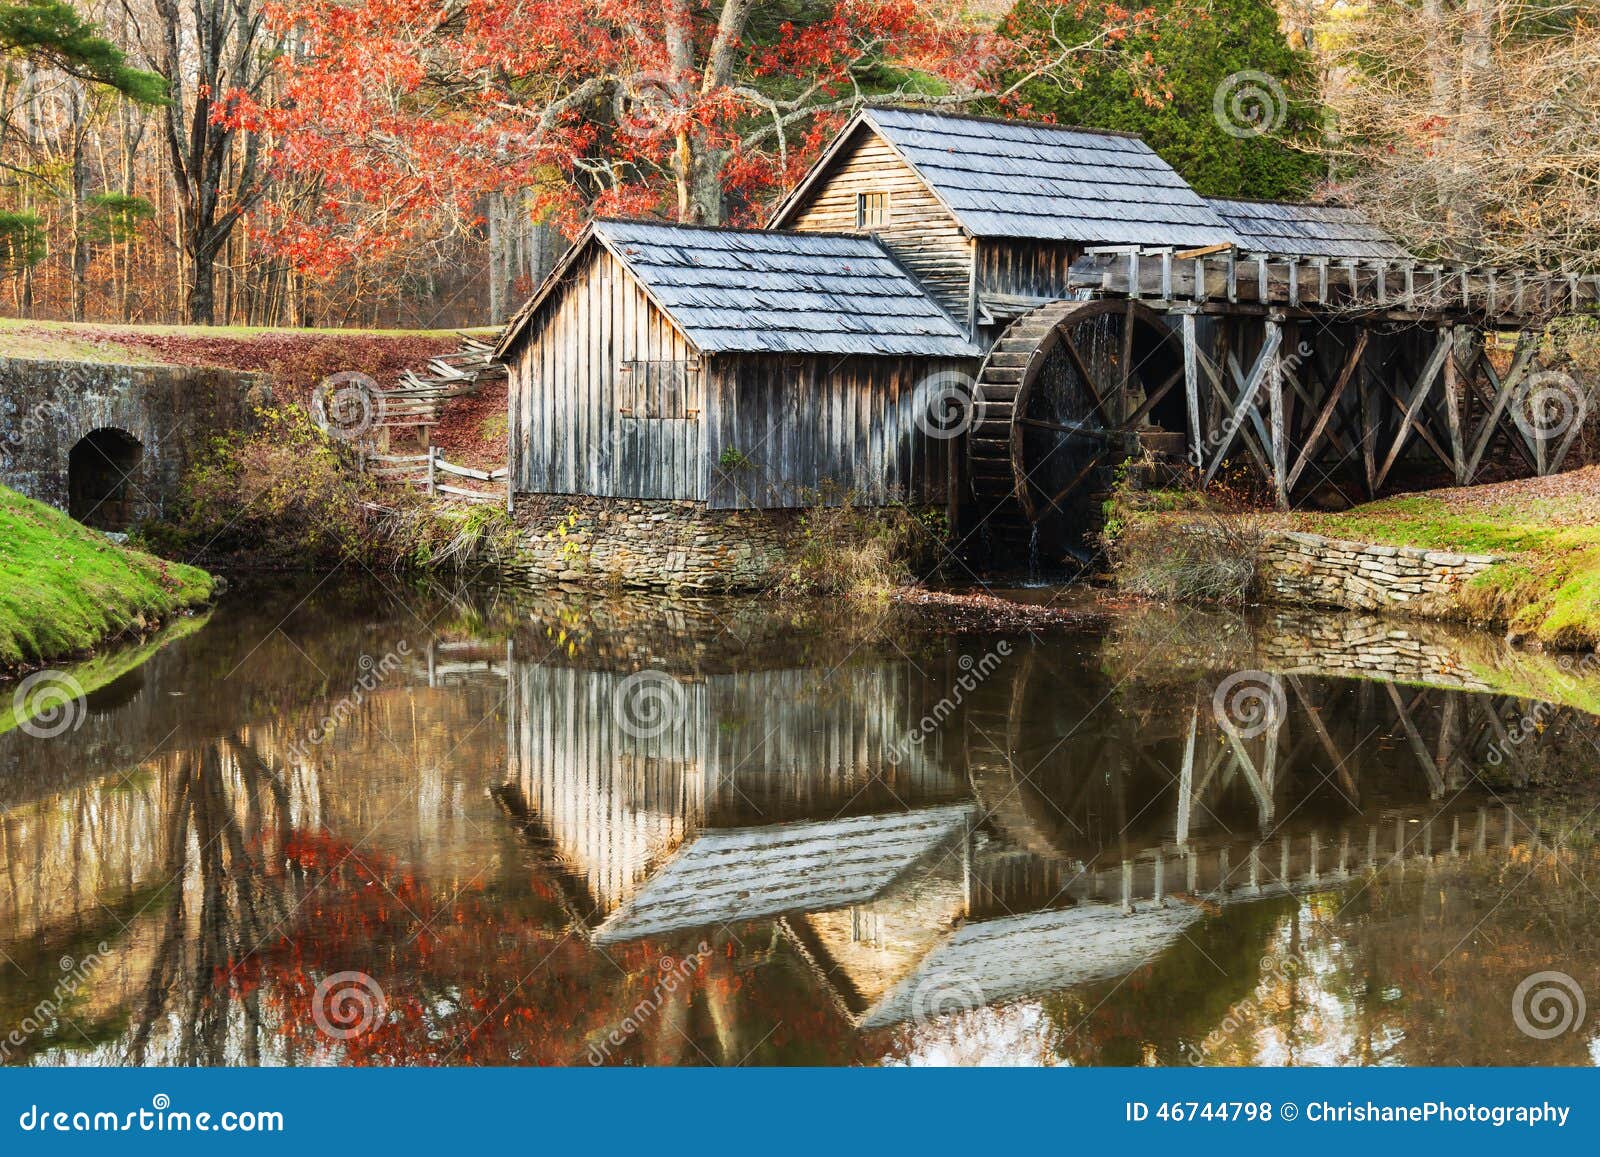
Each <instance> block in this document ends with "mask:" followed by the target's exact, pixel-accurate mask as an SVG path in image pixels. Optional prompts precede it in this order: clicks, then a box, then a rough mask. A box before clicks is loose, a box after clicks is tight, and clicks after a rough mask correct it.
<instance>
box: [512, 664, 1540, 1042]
mask: <svg viewBox="0 0 1600 1157" xmlns="http://www.w3.org/2000/svg"><path fill="white" fill-rule="evenodd" d="M1060 675H1061V673H1060V672H1053V673H1052V672H1048V671H1045V670H1043V669H1042V668H1040V667H1039V666H1037V665H1033V664H1029V663H1027V662H1020V663H1017V664H1016V665H1015V666H1014V667H1012V668H1008V669H1007V670H1006V671H1005V672H1004V673H1002V674H1000V675H997V676H996V678H995V679H994V680H993V682H992V684H990V685H986V686H985V687H984V688H982V689H980V693H979V694H978V695H976V696H975V697H974V699H973V701H972V703H971V704H970V709H969V710H968V711H967V712H966V713H965V714H964V715H962V716H961V717H959V718H955V719H953V720H952V721H951V722H950V723H949V724H948V726H947V728H946V729H944V730H943V731H942V732H941V733H940V734H939V735H938V736H936V738H935V740H934V741H930V743H929V744H927V745H926V746H925V747H923V748H922V749H920V750H919V751H917V752H916V753H915V755H914V756H913V757H912V758H910V759H900V760H899V761H894V760H890V759H888V758H886V756H887V753H888V752H889V751H890V748H891V746H892V745H893V742H894V740H895V739H896V738H897V737H903V736H904V735H905V734H906V733H907V732H908V731H909V730H910V729H911V728H912V727H913V726H915V725H916V723H917V721H918V720H920V718H922V716H923V715H924V714H925V713H926V711H927V710H928V708H929V706H930V705H931V703H932V702H933V701H935V700H936V699H937V697H938V696H937V693H936V687H937V678H936V677H935V678H933V679H926V678H924V677H923V676H921V675H920V674H919V673H918V671H917V670H916V669H915V668H914V667H913V666H912V665H911V664H910V663H909V662H908V661H905V660H903V659H900V658H898V657H897V658H892V659H889V658H876V657H874V658H870V659H867V660H865V661H863V662H860V663H857V664H852V665H850V666H847V667H843V668H841V669H840V671H839V672H838V674H837V675H836V676H835V677H834V679H833V680H830V681H828V682H827V683H820V682H819V681H818V679H817V676H816V674H815V673H814V672H808V671H802V670H798V669H785V668H777V669H771V670H755V671H747V672H721V673H712V674H706V675H702V676H695V677H688V676H685V677H682V678H681V679H679V680H677V681H675V684H674V685H675V686H676V688H677V691H676V692H672V693H670V694H669V696H668V698H669V699H670V698H671V697H672V696H674V695H675V696H678V698H676V699H675V700H674V701H675V703H676V706H675V707H674V709H673V711H672V713H671V722H670V724H667V725H665V726H663V725H662V723H663V719H662V717H661V716H653V717H652V722H651V723H650V725H648V726H646V727H643V728H641V727H640V725H639V721H638V720H637V719H634V718H631V717H630V715H629V712H628V710H627V704H626V696H627V695H628V693H629V690H630V687H636V686H638V685H639V683H638V676H637V675H626V674H623V673H621V672H616V671H607V670H598V669H593V668H582V667H565V666H555V665H548V664H527V663H518V664H513V666H512V687H511V696H510V707H509V711H510V718H511V724H510V727H511V736H510V742H509V745H508V750H509V759H510V765H509V771H508V777H507V784H506V788H505V790H504V791H503V793H502V796H503V799H504V801H505V802H506V803H507V805H508V807H509V809H510V810H511V811H512V812H513V813H514V815H515V816H516V817H517V820H518V823H519V825H520V826H521V827H522V829H523V831H524V832H525V834H526V835H527V836H528V837H529V838H530V839H532V840H533V842H534V843H535V844H536V845H537V846H538V847H540V848H542V849H544V850H545V852H546V854H548V855H549V856H550V858H551V859H552V860H553V861H554V863H555V864H556V865H557V866H559V867H560V868H561V869H562V870H563V873H564V875H565V877H566V880H567V887H566V890H567V895H568V910H569V914H570V916H571V918H572V919H573V920H574V921H575V923H576V924H577V925H578V926H579V927H580V929H581V930H582V931H583V932H584V933H585V934H586V935H587V936H589V937H591V938H592V939H593V940H594V941H595V942H596V943H598V944H613V943H620V942H628V941H635V940H641V939H652V940H662V939H670V938H672V937H675V936H696V937H704V936H707V935H708V934H712V933H719V932H721V931H723V930H725V929H727V930H733V931H734V932H735V933H736V934H738V935H741V936H742V935H744V933H743V931H742V929H744V928H745V927H746V926H747V925H748V924H750V923H752V922H759V921H775V922H776V923H777V926H778V927H779V928H780V929H781V930H782V931H783V932H784V934H785V936H786V938H787V940H788V942H789V944H790V945H791V947H792V948H793V950H794V951H795V952H796V953H797V954H798V955H799V956H800V957H801V958H802V959H803V960H805V961H806V962H807V964H808V965H809V966H810V967H811V969H812V970H813V971H814V973H815V975H816V977H817V980H818V983H819V984H820V985H821V986H822V988H823V990H824V991H825V992H826V993H827V994H828V996H829V997H830V998H831V999H832V1000H833V1002H834V1003H835V1005H836V1006H837V1007H838V1009H839V1010H840V1012H841V1013H842V1014H843V1015H845V1016H846V1017H847V1018H848V1019H849V1020H850V1021H851V1023H853V1024H856V1025H858V1026H861V1027H865V1028H871V1027H882V1026H885V1025H890V1024H894V1023H898V1022H900V1021H903V1020H905V1019H907V1018H910V1017H913V1016H921V1015H925V1014H926V1013H928V1012H930V1011H948V1010H949V1007H950V1006H952V1004H953V1005H955V1006H959V1005H962V1004H971V1003H977V1002H983V1003H993V1002H997V1001H1005V1000H1008V999H1011V998H1014V997H1020V996H1023V995H1025V994H1031V993H1038V992H1041V991H1050V990H1061V989H1067V988H1072V987H1075V986H1077V985H1080V984H1087V983H1093V982H1097V981H1102V980H1110V979H1115V978H1118V977H1121V976H1124V975H1126V974H1127V973H1129V972H1130V971H1133V970H1135V969H1137V968H1139V967H1141V966H1142V965H1144V964H1145V963H1147V962H1149V961H1150V960H1152V959H1153V958H1154V957H1155V956H1157V955H1159V954H1161V953H1162V952H1165V951H1166V950H1167V949H1168V948H1169V947H1171V946H1172V945H1174V944H1175V943H1176V942H1177V940H1178V938H1179V937H1180V936H1181V935H1182V934H1183V933H1184V932H1185V931H1186V930H1187V929H1189V928H1191V927H1192V926H1193V925H1194V923H1195V922H1196V921H1198V920H1201V919H1204V918H1205V917H1206V915H1207V914H1208V913H1218V912H1221V911H1222V910H1223V909H1225V908H1226V907H1228V906H1231V905H1234V904H1241V903H1249V902H1252V901H1257V900H1262V899H1269V898H1272V897H1281V896H1285V895H1294V894H1304V893H1308V892H1314V891H1319V890H1324V889H1329V888H1340V887H1343V886H1344V885H1346V884H1347V883H1350V882H1352V881H1356V880H1359V879H1360V878H1362V877H1363V876H1364V875H1366V874H1368V873H1372V872H1379V871H1389V870H1405V868H1406V865H1409V864H1411V863H1414V862H1418V861H1422V862H1426V863H1427V864H1429V865H1436V864H1445V863H1466V862H1469V861H1470V860H1471V859H1472V858H1473V857H1476V856H1483V855H1488V854H1499V852H1500V850H1501V849H1504V848H1507V847H1510V846H1511V845H1513V844H1519V843H1523V842H1526V841H1527V840H1528V839H1529V838H1532V836H1531V833H1530V832H1527V831H1524V830H1522V829H1521V828H1520V826H1519V821H1517V820H1516V819H1515V818H1514V817H1513V816H1512V815H1511V813H1510V812H1509V811H1506V810H1503V809H1500V808H1489V807H1484V806H1482V805H1481V803H1480V801H1479V799H1478V797H1476V796H1474V795H1469V794H1463V795H1460V796H1459V798H1457V799H1455V800H1454V801H1453V802H1448V803H1447V802H1446V801H1444V800H1442V799H1441V798H1439V797H1438V796H1437V794H1436V788H1437V783H1436V777H1437V775H1438V766H1437V759H1436V754H1437V753H1436V752H1434V751H1430V756H1429V761H1428V766H1427V767H1426V768H1424V767H1422V763H1421V761H1420V759H1419V760H1418V761H1417V762H1418V766H1417V767H1416V768H1412V767H1410V766H1409V764H1410V762H1411V756H1412V753H1411V751H1410V750H1409V743H1408V739H1407V737H1408V735H1409V734H1410V733H1411V732H1412V731H1416V733H1417V734H1418V736H1419V739H1418V742H1420V743H1425V744H1427V745H1430V746H1433V745H1438V746H1440V747H1442V748H1449V749H1451V750H1459V751H1460V752H1462V753H1463V754H1464V755H1465V756H1466V757H1467V758H1472V757H1473V753H1474V752H1477V751H1478V750H1479V749H1481V748H1482V747H1483V745H1484V744H1485V743H1486V742H1491V741H1492V738H1493V736H1492V728H1491V727H1490V726H1489V725H1488V724H1487V723H1486V722H1485V721H1484V720H1483V719H1482V718H1480V717H1479V712H1480V708H1487V707H1490V706H1492V704H1490V703H1489V702H1488V701H1487V699H1484V700H1483V701H1482V702H1479V700H1478V699H1477V698H1475V697H1470V696H1464V695H1461V694H1460V693H1459V692H1453V691H1437V692H1423V691H1415V690H1413V691H1411V692H1408V693H1406V695H1405V697H1404V699H1402V700H1401V703H1402V705H1403V706H1404V707H1405V708H1406V712H1405V713H1404V714H1395V713H1393V712H1392V711H1391V710H1390V707H1389V706H1387V705H1389V704H1391V701H1390V700H1389V699H1388V697H1387V695H1386V694H1384V693H1383V692H1382V690H1381V689H1380V691H1379V693H1378V694H1377V696H1376V697H1373V698H1372V701H1371V704H1370V705H1368V706H1360V707H1359V708H1358V709H1347V708H1343V707H1339V706H1338V704H1339V702H1340V700H1341V697H1342V696H1345V695H1348V694H1351V693H1353V692H1355V689H1354V688H1352V687H1351V686H1350V685H1349V684H1347V683H1341V682H1338V681H1327V682H1325V681H1322V680H1299V681H1297V682H1296V683H1295V684H1293V690H1289V691H1286V698H1285V703H1286V711H1285V713H1284V714H1283V716H1282V717H1281V718H1278V719H1277V720H1275V722H1274V726H1273V727H1272V728H1269V729H1267V730H1264V731H1262V732H1261V733H1259V734H1253V735H1249V736H1243V737H1241V736H1237V735H1233V736H1230V735H1229V734H1228V733H1227V731H1226V729H1225V728H1222V727H1220V726H1219V725H1218V723H1217V720H1216V719H1215V718H1214V717H1213V715H1212V714H1211V711H1210V707H1209V702H1210V687H1209V686H1203V687H1198V688H1195V689H1194V691H1193V694H1192V695H1185V696H1183V697H1182V698H1181V700H1174V701H1173V702H1172V703H1171V704H1170V705H1169V706H1168V707H1167V708H1164V709H1162V710H1160V711H1156V712H1153V713H1151V715H1150V716H1149V717H1147V718H1139V719H1129V718H1128V717H1126V716H1123V715H1122V714H1121V713H1119V712H1115V711H1104V712H1099V713H1096V712H1094V711H1093V709H1092V704H1091V703H1090V702H1089V700H1091V699H1093V698H1094V696H1093V695H1092V694H1091V693H1090V691H1089V690H1085V692H1084V694H1085V696H1087V698H1086V699H1085V701H1084V702H1083V703H1078V702H1076V701H1075V700H1074V699H1073V697H1072V695H1070V694H1069V695H1067V696H1066V698H1065V700H1063V699H1062V697H1061V692H1060V690H1059V689H1060V688H1062V687H1063V686H1069V685H1070V683H1071V681H1070V680H1067V679H1063V678H1060V677H1059V676H1060ZM663 678H665V676H663ZM1041 681H1042V682H1041ZM1036 684H1037V685H1036ZM1045 684H1047V685H1048V686H1049V687H1054V688H1057V689H1058V690H1057V693H1056V700H1057V701H1058V703H1059V704H1060V706H1061V717H1060V718H1059V719H1058V720H1057V721H1056V725H1057V726H1058V728H1059V730H1060V732H1061V734H1062V736H1064V737H1065V741H1062V739H1061V738H1060V737H1058V738H1056V739H1052V740H1050V741H1049V742H1048V743H1046V744H1045V745H1044V746H1038V745H1037V744H1038V741H1037V739H1036V737H1030V735H1029V733H1027V732H1026V731H1010V730H1008V728H1010V726H1011V723H1010V720H1011V719H1013V718H1021V716H1020V715H1018V714H1016V713H1014V712H1012V711H1010V710H1009V707H1010V705H1012V704H1018V703H1020V704H1029V703H1037V700H1036V698H1035V693H1037V692H1038V691H1039V690H1040V688H1041V687H1042V686H1043V685H1045ZM930 688H934V689H932V690H931V689H930ZM1369 707H1370V710H1369ZM1335 716H1337V718H1335ZM1458 722H1459V723H1460V724H1462V726H1458V725H1457V724H1458ZM1379 729H1381V731H1380V730H1379ZM984 733H987V735H988V738H986V739H982V740H978V741H974V737H975V736H979V735H982V734H984ZM1379 733H1381V734H1383V735H1386V736H1389V737H1391V738H1390V740H1389V743H1388V749H1389V750H1391V751H1393V750H1395V745H1396V744H1398V745H1400V747H1399V752H1400V756H1399V758H1394V757H1389V756H1386V757H1384V758H1383V759H1382V760H1380V761H1377V762H1373V760H1372V758H1371V754H1372V753H1371V750H1370V749H1364V748H1363V747H1362V746H1361V745H1360V744H1358V743H1356V742H1355V740H1357V739H1358V738H1359V737H1360V736H1361V735H1363V734H1368V735H1371V734H1379ZM1424 733H1425V734H1424ZM1107 742H1111V743H1113V744H1114V745H1116V746H1117V747H1119V748H1120V749H1121V750H1122V751H1124V752H1125V753H1127V759H1126V761H1124V762H1122V763H1116V762H1112V763H1108V762H1107V761H1105V760H1104V759H1102V758H1098V757H1097V756H1096V751H1097V750H1099V748H1100V746H1101V745H1103V744H1105V743H1107ZM1030 744H1034V745H1035V746H1034V747H1032V748H1030ZM1330 748H1331V749H1332V751H1330ZM902 749H903V748H902ZM1004 751H1011V752H1013V753H1016V754H1018V755H1022V754H1023V753H1026V758H1028V759H1029V760H1030V761H1032V762H1031V763H1030V765H1029V766H1030V768H1031V772H1030V771H1026V770H1024V769H1023V768H1021V767H1018V766H1013V767H1011V768H1009V769H1006V770H1005V771H1004V773H1003V774H1002V773H1001V770H1000V769H998V768H997V766H996V761H997V760H999V759H1001V758H1003V757H1002V756H1001V754H1000V753H1002V752H1004ZM1333 751H1337V752H1338V755H1339V758H1338V759H1337V760H1336V759H1335V758H1334V755H1333ZM1363 751H1366V754H1365V755H1363V754H1362V752H1363ZM1363 764H1365V765H1366V766H1365V768H1363ZM1339 766H1343V769H1344V771H1345V772H1346V774H1345V775H1343V776H1342V777H1341V776H1340V775H1339V774H1338V771H1337V770H1336V768H1337V767H1339ZM1163 767H1164V768H1166V769H1167V772H1168V774H1167V775H1166V776H1165V777H1164V778H1163V777H1162V776H1160V775H1156V774H1155V773H1154V772H1153V771H1151V770H1150V769H1152V768H1155V769H1160V768H1163ZM1135 768H1143V769H1144V770H1145V773H1144V774H1130V773H1131V771H1132V770H1133V769H1135ZM1446 772H1447V774H1449V770H1448V767H1447V768H1446ZM1119 794H1120V796H1121V797H1123V798H1121V799H1119V798H1118V797H1119ZM1024 797H1025V798H1024ZM1230 801H1232V802H1230ZM1119 808H1121V809H1125V812H1118V814H1119V815H1123V821H1122V823H1121V826H1120V829H1119V830H1116V831H1111V829H1110V828H1106V829H1105V830H1106V831H1108V832H1110V833H1111V834H1110V835H1109V836H1108V835H1106V834H1100V828H1097V827H1096V826H1095V825H1096V821H1095V817H1096V816H1097V815H1098V814H1100V813H1102V812H1104V811H1106V810H1108V809H1110V810H1115V809H1119ZM1047 816H1050V817H1053V819H1054V822H1053V823H1050V822H1045V817H1047ZM1130 821H1132V822H1130ZM1102 826H1104V825H1102ZM930 993H931V994H934V995H933V996H930V995H929V994H930ZM930 1001H931V1002H932V1005H933V1006H936V1007H924V1006H925V1005H927V1004H928V1003H929V1002H930Z"/></svg>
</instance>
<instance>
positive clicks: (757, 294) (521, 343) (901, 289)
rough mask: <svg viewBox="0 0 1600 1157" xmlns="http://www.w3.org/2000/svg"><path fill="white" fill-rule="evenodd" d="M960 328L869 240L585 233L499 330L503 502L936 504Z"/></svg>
mask: <svg viewBox="0 0 1600 1157" xmlns="http://www.w3.org/2000/svg"><path fill="white" fill-rule="evenodd" d="M978 353H979V351H978V350H977V349H976V348H975V347H974V346H973V345H972V344H971V342H970V341H969V340H968V337H967V335H966V333H965V332H964V328H963V327H962V326H961V325H959V324H957V322H956V320H955V319H954V318H953V317H951V315H950V314H949V313H948V312H946V310H945V309H944V308H943V307H941V306H940V305H939V303H938V302H936V301H935V300H934V299H933V298H932V297H931V296H930V295H929V294H928V293H927V292H926V291H925V290H924V289H923V288H922V287H921V285H919V284H918V282H917V281H916V279H914V278H913V277H912V276H911V275H910V274H909V273H907V271H906V270H905V269H904V268H903V267H902V266H901V265H900V263H899V262H898V261H897V260H896V258H895V257H894V256H893V255H892V254H890V253H889V252H888V251H887V250H886V249H885V248H884V247H883V246H882V245H881V244H879V242H878V241H877V240H876V239H874V238H872V237H864V236H838V235H832V234H825V233H803V234H801V233H782V232H771V231H754V230H739V229H720V228H717V229H713V228H701V227H691V226H682V225H669V224H662V223H657V222H639V221H620V220H598V221H595V222H594V223H592V224H591V225H589V226H588V227H587V228H586V229H585V230H584V231H583V233H582V234H580V235H579V237H578V238H577V240H576V241H575V243H574V244H573V246H572V248H571V250H570V251H569V252H568V253H567V255H566V256H565V257H564V258H563V260H562V261H561V263H560V264H559V265H558V266H557V267H556V269H555V270H554V271H553V272H552V273H551V275H550V277H549V278H548V279H546V281H545V283H544V284H543V286H541V287H540V289H539V291H538V292H537V293H536V294H535V295H534V296H533V297H532V299H530V300H529V302H528V303H527V304H526V305H525V306H524V307H523V308H522V309H521V310H520V311H519V312H518V314H517V315H516V317H514V318H513V319H512V320H511V323H510V324H509V325H508V326H507V327H506V330H505V333H504V335H503V336H502V338H501V340H500V343H499V345H498V347H497V349H496V356H497V357H498V358H499V359H500V360H501V361H503V362H505V363H506V365H507V369H508V373H509V379H510V403H509V411H510V441H511V460H510V471H511V480H512V485H513V487H514V488H515V490H516V491H518V492H520V493H528V494H584V495H594V496H600V497H617V498H641V499H689V500H696V501H704V502H706V503H707V504H708V505H709V506H710V507H712V508H715V509H731V508H764V507H785V506H804V505H812V504H815V503H816V502H818V501H820V500H822V499H823V498H824V497H825V496H837V495H839V494H841V493H844V492H851V493H853V494H854V495H855V496H856V498H857V500H858V501H861V502H863V503H866V504H882V503H886V502H889V501H892V500H895V499H903V500H906V501H911V502H916V503H929V504H932V503H943V502H944V501H946V498H947V494H948V491H949V487H950V473H951V469H952V455H951V445H952V442H951V440H950V439H949V437H948V436H947V435H948V431H946V430H944V429H941V428H940V427H939V426H938V424H937V419H938V407H939V400H940V398H941V397H944V396H946V395H949V394H950V393H951V392H952V389H953V384H954V383H959V382H961V381H965V380H970V378H969V377H968V376H969V375H970V373H971V371H972V370H973V368H974V367H975V366H976V359H977V357H978Z"/></svg>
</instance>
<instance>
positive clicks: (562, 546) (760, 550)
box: [503, 494, 804, 592]
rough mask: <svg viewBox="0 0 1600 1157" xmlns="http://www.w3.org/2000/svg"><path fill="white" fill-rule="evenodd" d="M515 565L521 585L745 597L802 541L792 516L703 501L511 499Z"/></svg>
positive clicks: (797, 517) (797, 515)
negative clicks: (713, 506)
mask: <svg viewBox="0 0 1600 1157" xmlns="http://www.w3.org/2000/svg"><path fill="white" fill-rule="evenodd" d="M515 511H516V514H515V519H516V522H517V525H518V527H519V528H520V529H521V542H520V546H519V550H518V556H517V560H516V561H515V562H514V563H512V564H510V565H509V566H507V567H505V568H503V570H504V574H505V577H506V578H507V579H509V580H511V581H513V582H521V583H525V584H527V585H530V586H547V585H552V584H572V585H577V586H618V587H628V588H635V589H642V590H683V591H704V592H711V591H746V590H756V589H759V588H762V587H765V586H768V585H769V584H770V583H771V582H773V581H774V580H775V579H776V578H777V577H779V576H780V575H781V574H782V569H781V568H782V567H783V565H784V563H785V562H786V561H787V560H788V559H789V558H790V557H791V556H792V552H793V551H794V550H795V549H796V547H797V546H798V545H799V543H800V542H801V540H802V537H803V531H802V528H801V518H802V517H803V514H804V512H803V511H797V510H708V509H706V505H705V503H703V502H678V501H666V500H656V499H632V498H589V497H580V496H573V495H551V494H519V495H517V498H516V503H515Z"/></svg>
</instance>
